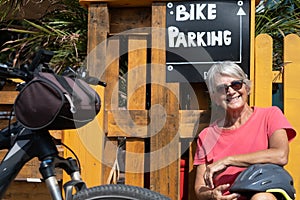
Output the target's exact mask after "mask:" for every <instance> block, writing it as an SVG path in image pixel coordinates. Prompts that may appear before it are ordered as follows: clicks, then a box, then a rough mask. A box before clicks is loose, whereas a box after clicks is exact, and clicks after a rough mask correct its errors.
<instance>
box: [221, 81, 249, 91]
mask: <svg viewBox="0 0 300 200" xmlns="http://www.w3.org/2000/svg"><path fill="white" fill-rule="evenodd" d="M243 84H244V81H243V80H236V81H232V82H231V83H230V84H229V85H226V84H221V85H218V86H217V87H216V91H217V92H218V93H220V94H225V93H227V92H228V89H229V88H230V87H231V88H232V89H234V90H235V91H237V90H240V89H241V88H242V87H243Z"/></svg>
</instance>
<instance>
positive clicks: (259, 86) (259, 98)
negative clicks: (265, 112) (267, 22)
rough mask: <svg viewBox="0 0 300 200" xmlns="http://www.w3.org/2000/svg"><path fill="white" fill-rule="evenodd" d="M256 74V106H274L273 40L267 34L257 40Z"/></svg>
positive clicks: (254, 89)
mask: <svg viewBox="0 0 300 200" xmlns="http://www.w3.org/2000/svg"><path fill="white" fill-rule="evenodd" d="M255 44H256V46H255V67H256V68H255V74H254V84H253V86H252V91H251V93H253V96H254V102H255V103H254V104H255V106H261V107H268V106H271V105H272V79H273V73H272V63H273V60H272V53H273V40H272V38H271V37H270V36H269V35H267V34H261V35H259V36H257V37H256V39H255Z"/></svg>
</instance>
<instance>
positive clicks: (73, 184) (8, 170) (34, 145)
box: [0, 50, 169, 200]
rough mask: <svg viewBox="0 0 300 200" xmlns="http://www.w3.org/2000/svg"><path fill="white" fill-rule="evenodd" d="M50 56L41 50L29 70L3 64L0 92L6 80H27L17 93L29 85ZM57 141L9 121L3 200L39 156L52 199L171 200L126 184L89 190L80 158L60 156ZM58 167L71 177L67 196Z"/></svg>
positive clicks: (4, 133)
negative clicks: (22, 170) (35, 73)
mask: <svg viewBox="0 0 300 200" xmlns="http://www.w3.org/2000/svg"><path fill="white" fill-rule="evenodd" d="M51 57H52V54H51V52H49V51H45V50H42V51H40V52H39V53H38V54H37V56H36V57H35V59H33V62H32V64H31V65H30V66H29V67H27V68H26V70H24V69H22V68H20V69H18V68H13V67H10V66H8V65H6V64H0V80H1V81H0V83H1V85H0V90H1V89H2V88H3V86H4V83H5V81H8V80H9V79H10V78H18V79H21V80H23V81H25V84H24V83H22V84H20V85H18V86H17V88H16V90H17V91H20V90H21V89H22V88H23V87H24V85H26V83H28V82H29V81H30V80H32V78H33V73H32V72H33V71H34V70H36V69H37V68H39V67H41V66H42V67H43V65H47V63H48V62H49V60H50V59H51ZM46 68H47V67H46ZM47 70H49V69H47ZM85 81H86V82H88V83H90V84H98V85H102V86H105V83H104V82H101V81H99V80H98V79H96V78H94V77H88V79H85ZM10 119H11V118H10ZM58 142H59V141H58V140H56V139H55V138H53V137H52V136H51V134H50V132H49V130H45V129H43V130H31V129H28V128H25V127H24V126H22V125H21V124H20V123H19V122H18V121H15V122H13V123H11V122H10V123H9V126H8V127H6V128H4V129H2V130H1V131H0V149H8V152H7V153H6V155H5V157H4V159H3V160H2V162H1V164H0V198H1V199H2V198H3V196H4V194H5V192H6V190H7V189H8V187H9V185H10V183H11V182H12V181H13V180H14V178H15V177H16V176H17V174H18V173H19V172H20V170H21V169H22V167H23V166H24V165H25V164H26V163H27V162H28V161H29V160H31V159H32V158H35V157H37V158H38V159H39V161H40V167H39V171H40V173H41V175H42V178H43V180H44V182H45V183H46V185H47V188H48V190H49V193H50V195H51V198H52V199H53V200H62V199H65V200H82V199H91V200H92V199H93V200H96V199H120V200H122V199H128V200H138V199H151V200H152V199H162V200H164V199H169V198H167V197H165V196H163V195H161V194H159V193H157V192H154V191H151V190H149V189H146V188H141V187H136V186H131V185H124V184H109V185H100V186H95V187H92V188H87V186H86V184H85V182H84V181H83V180H82V178H81V175H80V163H79V160H78V159H77V156H76V155H75V153H74V152H73V151H72V150H71V149H70V150H71V152H73V154H74V156H75V159H74V158H63V157H60V156H59V153H58V150H57V148H56V144H57V143H58ZM60 144H61V143H60ZM67 148H68V147H67ZM55 168H61V169H62V170H64V171H65V172H66V173H67V174H68V175H69V176H70V178H71V180H70V181H68V182H67V183H65V184H64V185H63V190H64V196H63V195H62V188H60V186H59V184H58V181H57V179H56V173H55ZM74 191H75V193H74Z"/></svg>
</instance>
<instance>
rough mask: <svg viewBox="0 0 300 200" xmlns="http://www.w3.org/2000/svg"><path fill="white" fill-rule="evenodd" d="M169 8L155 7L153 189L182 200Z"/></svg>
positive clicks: (152, 125)
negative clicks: (169, 72) (170, 77)
mask: <svg viewBox="0 0 300 200" xmlns="http://www.w3.org/2000/svg"><path fill="white" fill-rule="evenodd" d="M165 27H166V5H165V4H164V3H153V4H152V47H151V48H152V55H151V63H152V65H151V109H150V119H151V123H150V125H149V133H150V135H151V138H150V189H151V190H154V191H157V192H159V193H161V194H164V195H166V196H168V197H170V198H171V199H178V197H179V190H178V188H179V186H178V184H179V177H178V171H179V168H178V166H179V163H178V162H180V155H179V147H178V144H179V134H177V133H178V129H179V123H178V122H179V111H178V109H179V98H178V97H179V86H178V84H166V71H165V67H164V66H165V62H166V52H165V45H166V44H165V31H164V28H165Z"/></svg>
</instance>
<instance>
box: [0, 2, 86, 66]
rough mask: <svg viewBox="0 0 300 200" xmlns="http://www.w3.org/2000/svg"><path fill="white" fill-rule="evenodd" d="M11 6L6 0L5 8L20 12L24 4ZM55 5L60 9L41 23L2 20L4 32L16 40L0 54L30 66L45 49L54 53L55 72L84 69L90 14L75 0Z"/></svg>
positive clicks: (5, 45) (46, 14)
mask: <svg viewBox="0 0 300 200" xmlns="http://www.w3.org/2000/svg"><path fill="white" fill-rule="evenodd" d="M9 2H10V1H9V0H5V2H4V3H5V4H4V5H10V6H12V7H14V8H15V9H20V6H21V3H14V4H9ZM12 2H13V1H12ZM0 3H3V1H2V2H0ZM55 4H57V5H59V6H57V8H58V9H55V10H53V11H51V12H49V13H45V15H44V16H43V17H42V18H41V19H34V20H28V19H12V20H7V19H2V20H1V23H0V26H1V27H2V29H1V30H2V31H8V32H10V33H12V34H14V35H15V38H14V39H12V40H9V41H7V42H6V43H5V44H4V45H2V47H0V49H1V54H3V55H4V56H6V57H7V55H11V56H10V57H12V58H13V59H14V60H19V61H21V62H28V60H27V58H32V55H31V54H32V53H34V52H36V51H37V49H40V48H45V49H47V50H51V51H53V52H54V53H55V54H54V55H55V56H54V57H53V59H52V60H51V64H52V66H53V67H54V69H55V70H56V71H61V70H62V69H63V68H64V67H66V66H72V67H77V66H80V65H82V63H83V61H84V59H85V57H86V44H87V10H86V9H84V8H83V7H82V6H81V5H79V2H78V1H74V0H59V1H56V2H55ZM0 5H1V4H0ZM2 5H3V4H2ZM10 8H11V7H10ZM2 59H3V58H2ZM29 62H30V61H29Z"/></svg>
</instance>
